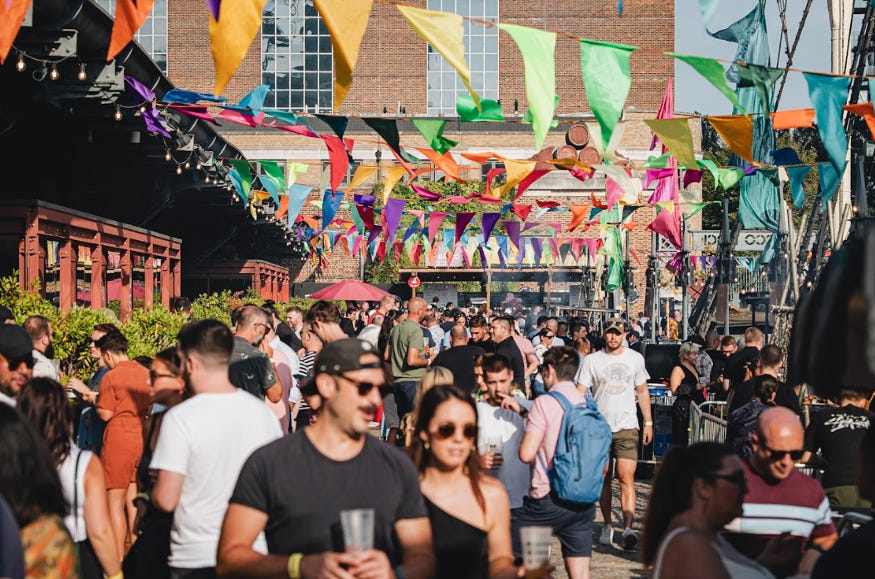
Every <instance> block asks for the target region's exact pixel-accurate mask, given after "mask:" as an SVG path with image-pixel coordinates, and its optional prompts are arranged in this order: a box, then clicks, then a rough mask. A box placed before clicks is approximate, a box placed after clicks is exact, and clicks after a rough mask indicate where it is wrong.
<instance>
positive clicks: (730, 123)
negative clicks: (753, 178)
mask: <svg viewBox="0 0 875 579" xmlns="http://www.w3.org/2000/svg"><path fill="white" fill-rule="evenodd" d="M706 118H707V119H708V124H710V125H711V126H712V127H714V130H715V131H717V134H718V135H720V138H721V139H723V142H725V143H726V146H727V147H729V148H730V149H732V152H733V153H735V154H736V155H738V156H739V157H741V158H742V159H744V160H745V161H747V162H748V163H753V164H754V165H759V164H760V163H757V162H756V161H754V160H753V152H752V147H753V123H752V122H751V121H750V117H748V116H747V115H725V116H720V117H706Z"/></svg>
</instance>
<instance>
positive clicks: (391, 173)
mask: <svg viewBox="0 0 875 579" xmlns="http://www.w3.org/2000/svg"><path fill="white" fill-rule="evenodd" d="M406 172H407V171H406V169H405V168H404V167H389V168H388V169H387V170H386V181H385V182H384V183H383V205H385V204H386V201H387V200H388V199H389V194H390V193H391V192H392V188H393V187H395V184H396V183H397V182H398V181H400V180H401V177H403V176H404V173H406Z"/></svg>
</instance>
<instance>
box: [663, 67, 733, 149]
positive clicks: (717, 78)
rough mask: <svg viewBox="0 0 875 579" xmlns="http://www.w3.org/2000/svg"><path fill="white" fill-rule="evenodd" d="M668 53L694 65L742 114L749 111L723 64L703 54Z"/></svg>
mask: <svg viewBox="0 0 875 579" xmlns="http://www.w3.org/2000/svg"><path fill="white" fill-rule="evenodd" d="M666 54H667V55H669V56H673V57H674V58H676V59H678V60H680V61H681V62H684V63H686V64H688V65H690V66H691V67H693V69H694V70H695V71H696V72H698V73H699V74H700V75H702V77H703V78H704V79H705V80H707V81H708V82H710V83H711V84H712V85H713V86H714V88H716V89H717V90H719V91H720V92H721V93H723V96H725V97H726V98H728V99H729V102H731V103H732V106H733V107H735V110H736V111H737V112H739V113H741V114H746V113H747V111H745V110H744V107H742V106H741V103H739V102H738V97H736V96H735V92H734V91H733V90H732V89H731V88H729V85H727V84H726V71H725V70H724V69H723V65H721V64H720V63H719V62H717V61H716V60H714V59H713V58H706V57H703V56H691V55H688V54H677V53H676V52H667V53H666ZM651 148H652V147H651Z"/></svg>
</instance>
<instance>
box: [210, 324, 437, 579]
mask: <svg viewBox="0 0 875 579" xmlns="http://www.w3.org/2000/svg"><path fill="white" fill-rule="evenodd" d="M313 375H314V383H315V387H316V389H317V390H318V392H319V396H320V398H321V407H320V409H319V420H318V421H316V423H315V424H311V425H310V426H307V427H306V428H304V429H303V430H302V431H300V432H297V433H295V434H293V435H291V436H287V437H285V438H284V439H282V440H279V441H276V442H273V443H271V444H268V445H267V446H264V447H262V448H260V449H258V450H256V451H255V452H254V453H253V454H252V456H251V457H249V460H248V461H246V464H245V465H244V466H243V469H242V471H241V472H240V477H239V478H238V479H237V486H236V488H235V489H234V493H233V494H232V495H231V500H230V505H229V507H228V512H227V514H226V515H225V522H224V525H223V527H222V537H221V539H220V541H219V549H218V571H219V574H220V575H233V576H247V577H254V578H259V577H278V576H281V575H282V576H286V575H287V576H288V577H290V578H291V579H298V578H300V577H317V576H319V577H327V576H337V577H344V576H347V574H350V575H353V576H373V577H377V576H379V577H392V576H398V577H427V576H431V575H432V573H433V571H434V552H433V549H432V544H431V543H432V540H431V525H430V523H429V520H428V517H427V514H426V510H425V504H424V501H423V498H422V494H421V493H420V490H419V479H418V476H417V473H416V470H415V468H414V466H413V463H412V462H411V461H410V459H409V458H408V457H407V456H406V455H405V454H404V453H403V452H401V451H400V450H399V449H397V448H394V447H392V446H390V445H388V444H383V443H381V442H380V441H379V440H378V439H377V438H375V437H373V436H370V435H369V434H368V428H369V424H370V422H371V421H372V420H373V419H374V416H375V414H376V412H377V409H378V408H379V406H380V403H381V401H382V399H381V396H380V386H382V385H383V382H384V374H383V369H382V363H381V360H380V356H378V355H377V353H376V351H375V350H374V348H373V346H371V345H370V344H369V343H368V342H365V341H363V340H358V339H355V338H348V339H344V340H338V341H335V342H328V343H326V344H325V347H324V348H323V349H322V351H321V352H320V353H319V356H318V357H317V358H316V362H315V364H314V367H313ZM351 509H373V511H374V516H373V521H374V534H373V547H372V548H371V549H367V550H364V551H360V552H357V553H345V552H344V551H345V548H344V544H343V533H342V532H341V529H342V525H341V520H340V513H341V511H345V510H351ZM262 531H264V533H265V538H266V539H267V548H268V553H269V554H268V555H262V554H259V553H257V552H255V551H254V550H253V549H252V543H253V541H254V540H255V539H256V537H257V536H258V535H259V533H261V532H262Z"/></svg>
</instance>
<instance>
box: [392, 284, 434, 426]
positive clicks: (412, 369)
mask: <svg viewBox="0 0 875 579" xmlns="http://www.w3.org/2000/svg"><path fill="white" fill-rule="evenodd" d="M427 305H428V304H426V303H425V300H424V299H422V298H413V299H411V300H410V301H409V302H408V304H407V319H405V320H404V321H403V322H401V323H399V324H398V325H397V326H395V327H394V328H392V331H391V332H389V351H388V361H389V362H391V364H392V376H393V377H394V378H395V385H394V389H395V402H396V404H397V406H398V417H399V418H400V417H401V416H404V415H405V414H407V413H408V412H410V411H411V410H413V398H414V396H415V395H416V384H417V383H418V382H419V379H420V378H422V375H423V374H425V369H426V368H427V367H428V365H429V364H430V363H431V351H430V350H429V348H427V347H426V345H425V340H424V338H423V335H422V328H420V326H419V322H420V321H421V320H422V316H423V314H425V310H426V307H427ZM387 422H390V418H388V417H387ZM395 426H397V425H395ZM389 427H390V429H391V428H393V427H394V426H393V425H392V424H391V423H390V424H389Z"/></svg>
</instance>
